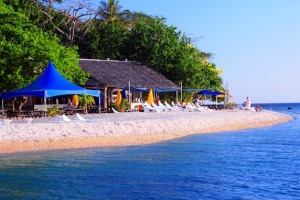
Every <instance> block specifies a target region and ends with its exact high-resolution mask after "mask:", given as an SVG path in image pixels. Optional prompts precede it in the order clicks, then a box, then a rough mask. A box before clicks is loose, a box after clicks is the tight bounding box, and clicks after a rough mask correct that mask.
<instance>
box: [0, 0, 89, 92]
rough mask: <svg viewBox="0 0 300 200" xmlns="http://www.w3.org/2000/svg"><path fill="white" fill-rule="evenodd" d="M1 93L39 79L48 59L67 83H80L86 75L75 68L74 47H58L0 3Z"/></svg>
mask: <svg viewBox="0 0 300 200" xmlns="http://www.w3.org/2000/svg"><path fill="white" fill-rule="evenodd" d="M0 23H1V24H3V25H2V26H0V79H1V80H2V81H1V82H0V91H9V90H13V89H18V88H21V87H23V86H25V85H27V84H29V83H31V82H32V81H33V80H35V79H36V78H37V76H39V75H40V74H41V73H42V71H43V70H44V69H45V67H46V66H47V63H48V62H49V61H50V60H51V61H52V62H53V63H54V65H55V66H56V68H57V69H58V70H59V71H60V72H61V73H62V74H63V75H64V76H65V77H66V78H67V79H69V80H70V81H73V82H75V83H78V84H83V83H84V82H85V81H86V80H87V77H88V75H87V74H86V73H84V72H83V71H82V69H81V68H80V67H79V65H78V54H77V49H76V48H66V47H63V46H61V45H59V42H60V41H59V40H58V38H56V37H53V36H50V35H49V34H47V33H45V32H43V31H42V30H41V29H39V28H38V27H37V26H35V25H33V24H32V23H31V21H30V20H29V19H28V18H27V16H25V15H24V14H22V13H18V12H15V11H14V10H13V9H12V8H11V7H10V6H7V5H5V4H4V3H3V2H2V1H0Z"/></svg>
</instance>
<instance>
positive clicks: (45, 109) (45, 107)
mask: <svg viewBox="0 0 300 200" xmlns="http://www.w3.org/2000/svg"><path fill="white" fill-rule="evenodd" d="M46 103H47V102H46V96H44V117H46V111H47V106H46Z"/></svg>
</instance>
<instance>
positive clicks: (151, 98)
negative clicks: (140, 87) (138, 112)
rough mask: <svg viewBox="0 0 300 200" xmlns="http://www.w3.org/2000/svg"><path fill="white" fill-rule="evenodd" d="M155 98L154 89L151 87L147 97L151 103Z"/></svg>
mask: <svg viewBox="0 0 300 200" xmlns="http://www.w3.org/2000/svg"><path fill="white" fill-rule="evenodd" d="M153 100H154V98H153V91H152V89H150V90H149V94H148V97H147V102H148V103H149V105H151V104H152V102H153Z"/></svg>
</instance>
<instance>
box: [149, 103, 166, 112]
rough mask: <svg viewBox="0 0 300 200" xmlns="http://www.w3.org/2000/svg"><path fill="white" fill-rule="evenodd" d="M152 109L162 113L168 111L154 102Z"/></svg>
mask: <svg viewBox="0 0 300 200" xmlns="http://www.w3.org/2000/svg"><path fill="white" fill-rule="evenodd" d="M152 107H153V108H154V109H156V110H160V111H167V108H163V107H160V106H157V105H156V104H155V103H154V102H152Z"/></svg>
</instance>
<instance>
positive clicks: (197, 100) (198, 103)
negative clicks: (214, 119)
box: [194, 95, 202, 106]
mask: <svg viewBox="0 0 300 200" xmlns="http://www.w3.org/2000/svg"><path fill="white" fill-rule="evenodd" d="M194 103H195V105H196V106H201V105H202V103H201V101H200V99H199V96H198V95H197V96H196V98H195V100H194Z"/></svg>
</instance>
